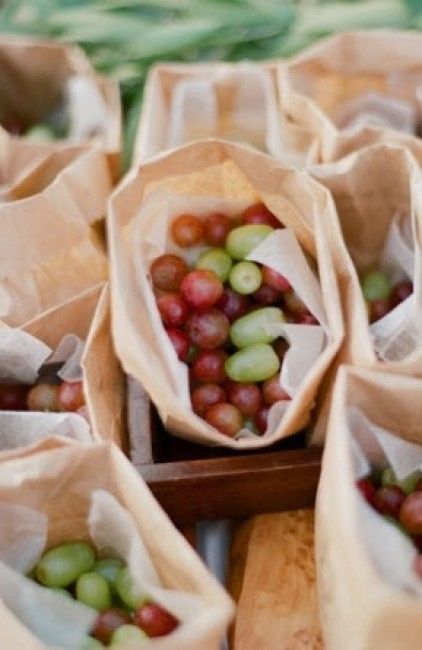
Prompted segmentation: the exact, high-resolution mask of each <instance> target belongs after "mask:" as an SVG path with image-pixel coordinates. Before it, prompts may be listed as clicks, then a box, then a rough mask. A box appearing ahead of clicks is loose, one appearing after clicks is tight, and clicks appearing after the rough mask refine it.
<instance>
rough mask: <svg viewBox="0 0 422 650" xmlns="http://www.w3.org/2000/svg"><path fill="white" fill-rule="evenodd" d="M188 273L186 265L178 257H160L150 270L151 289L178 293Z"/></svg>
mask: <svg viewBox="0 0 422 650" xmlns="http://www.w3.org/2000/svg"><path fill="white" fill-rule="evenodd" d="M188 272H189V268H188V265H187V264H186V262H185V260H183V259H182V258H181V257H179V256H178V255H160V257H157V258H156V259H155V260H154V261H153V263H152V264H151V268H150V274H151V280H152V284H153V287H154V288H155V289H161V291H178V290H179V289H180V285H181V283H182V280H183V278H184V277H185V275H186V274H187V273H188Z"/></svg>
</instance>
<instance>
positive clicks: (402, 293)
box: [391, 280, 413, 307]
mask: <svg viewBox="0 0 422 650" xmlns="http://www.w3.org/2000/svg"><path fill="white" fill-rule="evenodd" d="M412 293H413V282H411V281H410V280H403V281H402V282H398V283H397V284H395V285H394V287H393V289H392V292H391V303H392V307H396V306H397V305H398V304H400V303H401V302H403V300H406V298H408V297H409V296H410V295H412Z"/></svg>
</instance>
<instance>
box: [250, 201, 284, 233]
mask: <svg viewBox="0 0 422 650" xmlns="http://www.w3.org/2000/svg"><path fill="white" fill-rule="evenodd" d="M242 221H243V223H245V224H248V225H252V224H266V225H267V226H272V227H273V228H281V224H280V222H279V220H278V219H277V217H275V216H274V215H273V213H272V212H270V211H269V210H268V208H267V207H266V206H265V205H264V204H263V203H255V204H254V205H251V206H249V208H247V209H246V210H245V211H244V213H243V214H242Z"/></svg>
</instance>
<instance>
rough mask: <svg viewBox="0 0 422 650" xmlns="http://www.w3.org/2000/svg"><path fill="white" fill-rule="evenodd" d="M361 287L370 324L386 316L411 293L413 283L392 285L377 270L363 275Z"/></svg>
mask: <svg viewBox="0 0 422 650" xmlns="http://www.w3.org/2000/svg"><path fill="white" fill-rule="evenodd" d="M361 286H362V292H363V295H364V297H365V300H366V305H367V309H368V315H369V320H370V322H371V323H374V322H375V321H377V320H379V319H380V318H383V317H384V316H386V315H387V314H388V313H389V312H390V311H391V310H392V309H394V308H395V307H397V305H399V304H400V303H401V302H403V301H404V300H406V298H408V297H409V296H410V295H411V294H412V293H413V283H412V282H411V281H410V280H402V281H401V282H397V283H396V284H395V285H392V284H391V282H390V280H389V278H388V277H387V275H386V274H385V273H383V272H382V271H378V270H373V271H368V272H367V273H365V274H364V275H363V276H362V278H361Z"/></svg>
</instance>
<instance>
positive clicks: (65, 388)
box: [0, 363, 85, 412]
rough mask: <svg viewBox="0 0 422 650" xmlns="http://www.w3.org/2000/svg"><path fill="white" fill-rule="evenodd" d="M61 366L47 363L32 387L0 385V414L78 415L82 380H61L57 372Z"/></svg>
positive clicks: (82, 400)
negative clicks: (13, 412)
mask: <svg viewBox="0 0 422 650" xmlns="http://www.w3.org/2000/svg"><path fill="white" fill-rule="evenodd" d="M62 365H63V364H60V363H59V364H57V363H54V364H53V363H51V364H46V365H45V366H43V367H42V368H41V369H40V372H39V380H38V382H37V383H36V384H35V385H34V386H27V385H25V384H17V383H4V384H0V411H53V412H60V411H65V412H72V411H74V412H77V411H79V409H83V407H84V406H85V397H84V392H83V384H82V382H81V381H62V380H61V379H60V378H59V377H58V375H57V370H59V369H60V368H61V366H62Z"/></svg>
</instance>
